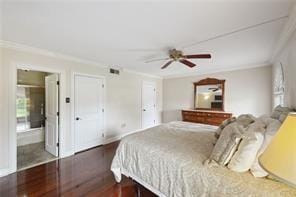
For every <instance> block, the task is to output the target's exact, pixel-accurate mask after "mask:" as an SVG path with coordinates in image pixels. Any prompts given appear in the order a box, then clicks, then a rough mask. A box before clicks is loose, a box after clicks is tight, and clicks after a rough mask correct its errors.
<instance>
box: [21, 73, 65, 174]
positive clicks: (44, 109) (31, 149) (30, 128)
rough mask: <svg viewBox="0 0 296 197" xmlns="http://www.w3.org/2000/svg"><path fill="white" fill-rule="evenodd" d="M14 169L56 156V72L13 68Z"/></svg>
mask: <svg viewBox="0 0 296 197" xmlns="http://www.w3.org/2000/svg"><path fill="white" fill-rule="evenodd" d="M16 120H17V121H16V122H17V126H16V133H17V170H21V169H26V168H29V167H33V166H36V165H39V164H41V163H46V162H49V161H52V160H55V159H57V158H58V157H59V139H58V136H59V135H58V132H59V75H58V74H56V73H48V72H40V71H32V70H23V69H18V70H17V87H16Z"/></svg>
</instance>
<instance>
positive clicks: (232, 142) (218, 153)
mask: <svg viewBox="0 0 296 197" xmlns="http://www.w3.org/2000/svg"><path fill="white" fill-rule="evenodd" d="M243 132H244V129H243V127H242V126H241V125H239V124H237V123H236V122H234V123H231V124H229V125H227V126H226V127H225V128H224V129H223V131H222V132H221V136H220V137H219V139H218V141H217V143H216V145H215V147H214V149H213V151H212V154H211V156H210V158H209V159H208V163H211V162H212V161H215V162H217V163H218V164H220V165H224V166H225V165H227V163H228V162H229V161H230V159H231V157H232V155H233V154H234V152H235V150H236V149H237V147H238V145H239V142H240V141H241V139H242V137H243V135H242V134H243Z"/></svg>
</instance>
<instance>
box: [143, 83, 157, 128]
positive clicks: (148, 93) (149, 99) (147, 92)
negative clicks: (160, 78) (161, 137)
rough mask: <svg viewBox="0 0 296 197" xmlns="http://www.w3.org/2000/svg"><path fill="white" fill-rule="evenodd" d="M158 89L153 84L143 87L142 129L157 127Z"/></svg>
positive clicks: (146, 84) (144, 84)
mask: <svg viewBox="0 0 296 197" xmlns="http://www.w3.org/2000/svg"><path fill="white" fill-rule="evenodd" d="M156 113H157V112H156V87H155V84H154V83H152V82H145V81H144V82H143V85H142V128H143V129H145V128H149V127H153V126H155V125H156Z"/></svg>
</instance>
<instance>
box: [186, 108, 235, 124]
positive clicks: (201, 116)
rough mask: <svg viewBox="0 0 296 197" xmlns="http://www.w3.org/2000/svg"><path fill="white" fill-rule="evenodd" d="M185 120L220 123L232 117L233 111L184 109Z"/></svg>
mask: <svg viewBox="0 0 296 197" xmlns="http://www.w3.org/2000/svg"><path fill="white" fill-rule="evenodd" d="M182 117H183V121H186V122H195V123H202V124H209V125H217V126H218V125H220V124H221V123H222V122H223V121H224V120H226V119H228V118H231V117H232V114H231V113H226V112H220V111H203V110H182Z"/></svg>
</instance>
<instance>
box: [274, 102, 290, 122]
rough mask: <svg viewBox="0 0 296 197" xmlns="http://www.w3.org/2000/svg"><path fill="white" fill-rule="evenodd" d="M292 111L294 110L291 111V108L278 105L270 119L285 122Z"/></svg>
mask: <svg viewBox="0 0 296 197" xmlns="http://www.w3.org/2000/svg"><path fill="white" fill-rule="evenodd" d="M292 111H293V109H290V108H289V107H282V106H280V105H278V106H276V107H275V108H274V110H273V111H272V113H271V116H270V117H271V118H274V119H277V120H279V121H281V122H283V121H284V120H285V119H286V117H287V115H288V114H289V113H290V112H292Z"/></svg>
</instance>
